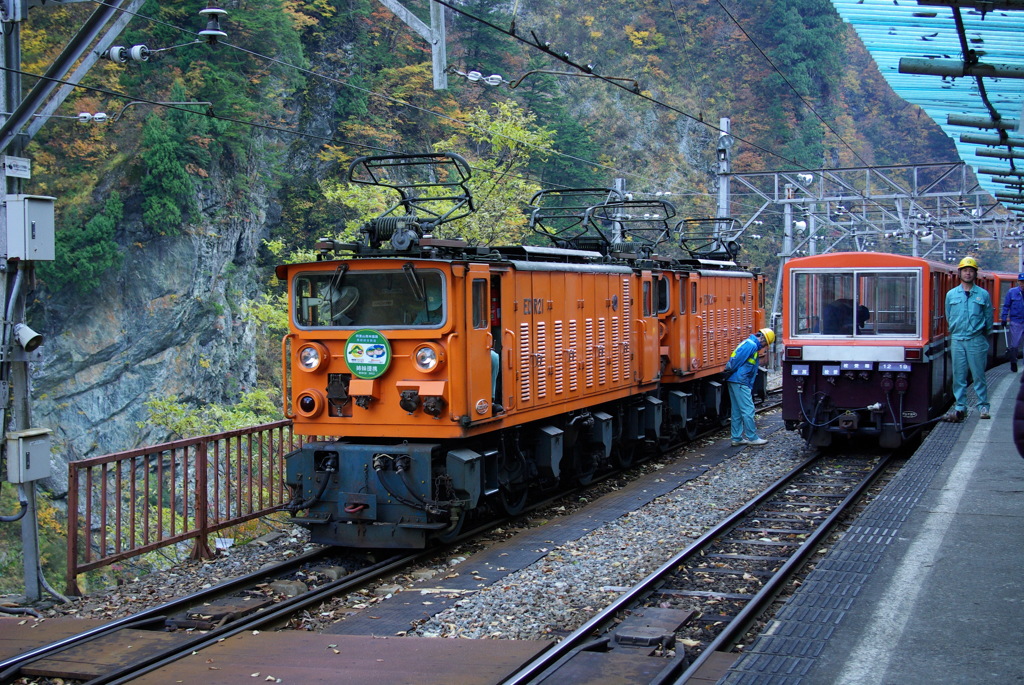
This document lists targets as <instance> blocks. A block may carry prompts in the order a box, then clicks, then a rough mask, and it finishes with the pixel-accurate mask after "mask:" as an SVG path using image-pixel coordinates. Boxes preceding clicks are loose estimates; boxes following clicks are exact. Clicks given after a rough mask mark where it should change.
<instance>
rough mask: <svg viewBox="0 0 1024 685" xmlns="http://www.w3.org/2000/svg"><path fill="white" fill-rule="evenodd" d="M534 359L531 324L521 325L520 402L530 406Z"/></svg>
mask: <svg viewBox="0 0 1024 685" xmlns="http://www.w3.org/2000/svg"><path fill="white" fill-rule="evenodd" d="M532 368H533V357H532V356H531V355H530V324H528V323H521V324H519V401H520V402H522V403H523V404H529V402H530V400H531V399H533V397H532V395H531V394H530V385H531V375H532V374H531V370H532Z"/></svg>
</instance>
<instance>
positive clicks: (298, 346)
mask: <svg viewBox="0 0 1024 685" xmlns="http://www.w3.org/2000/svg"><path fill="white" fill-rule="evenodd" d="M424 171H428V172H429V173H427V174H424V173H422V172H424ZM469 174H470V172H469V167H468V165H467V164H466V163H465V161H464V160H463V159H462V158H460V157H458V156H457V155H451V154H428V155H395V156H387V157H366V158H360V159H358V160H356V161H355V162H353V164H352V166H351V168H350V170H349V179H350V181H352V182H355V183H366V184H374V185H382V186H386V187H388V188H391V189H393V190H394V191H396V192H397V193H398V195H399V200H398V201H397V203H396V204H395V205H394V206H393V207H391V209H389V210H388V211H387V212H385V213H384V215H382V216H381V217H378V218H377V219H374V220H372V221H370V222H368V224H367V225H366V226H365V227H364V228H363V235H364V236H365V237H364V240H363V241H362V242H360V243H358V244H355V243H349V244H344V245H341V244H338V243H336V242H334V241H330V240H322V241H321V242H320V243H319V244H318V247H319V248H320V250H321V255H320V257H319V258H318V260H317V261H315V262H310V263H304V264H288V265H284V266H280V267H278V269H277V274H278V277H279V278H281V279H283V280H285V281H286V282H287V284H288V292H289V315H290V317H289V318H290V332H289V334H288V335H287V336H286V337H285V339H284V341H283V364H284V369H283V371H284V374H285V390H284V402H285V413H286V415H287V416H289V417H290V418H293V419H294V427H295V431H296V432H297V433H299V434H304V435H310V436H318V438H319V439H320V441H318V442H313V443H310V444H308V445H306V446H304V447H303V448H301V449H299V450H297V451H295V452H293V453H292V454H290V455H289V456H288V459H287V482H288V485H289V486H290V488H291V490H292V493H293V500H292V502H291V504H290V505H289V509H290V510H291V511H292V513H293V514H294V515H296V517H297V520H298V521H300V522H301V523H303V524H304V525H306V526H308V527H309V528H310V529H311V531H312V539H313V541H315V542H320V543H325V544H333V545H344V546H353V547H376V548H387V547H392V548H399V547H401V548H408V547H422V546H424V545H426V544H428V543H429V542H430V541H431V540H433V539H446V538H450V537H452V536H454V534H456V533H457V532H459V530H460V529H461V528H462V526H463V524H464V523H465V521H466V520H467V519H470V518H473V517H475V516H477V515H485V514H488V513H490V512H495V511H498V512H501V511H503V512H509V513H515V512H517V511H519V510H521V509H522V508H523V507H524V506H525V504H526V502H527V499H528V497H529V496H530V493H531V492H544V491H553V490H555V489H557V488H559V487H562V486H564V485H566V484H571V483H586V482H588V481H590V480H591V479H592V478H593V477H594V476H595V474H597V473H598V472H600V471H601V470H602V469H604V468H607V467H609V466H611V465H619V466H625V465H628V464H629V463H631V462H632V460H633V459H635V458H636V457H637V456H639V455H640V453H641V452H642V451H644V450H646V449H648V448H650V447H652V446H653V447H658V446H668V445H670V444H675V443H677V442H679V441H681V440H683V439H685V438H687V437H692V436H693V435H695V433H696V431H697V427H698V425H700V424H701V423H705V422H708V421H711V422H714V423H724V422H725V421H726V420H727V417H728V412H729V408H728V406H727V400H728V397H727V393H725V392H724V388H723V385H722V383H721V381H720V379H719V378H718V374H719V373H720V372H721V371H722V370H723V368H724V364H725V362H726V361H727V360H728V358H729V355H730V353H731V352H732V350H733V348H734V347H735V345H736V344H737V343H738V342H739V341H740V340H742V339H743V338H745V337H747V336H748V335H750V334H751V333H752V332H753V331H756V330H758V329H759V328H761V327H762V326H763V325H764V323H763V322H764V279H763V276H761V275H758V274H755V273H753V272H751V271H749V270H745V269H742V268H739V267H737V266H736V264H735V263H734V262H732V261H730V260H728V259H696V258H687V259H670V258H666V257H659V256H657V255H656V254H654V248H655V247H656V246H657V245H658V244H659V243H661V242H663V241H664V240H665V239H666V238H667V236H668V235H669V232H670V229H669V224H668V221H669V219H671V218H672V214H673V213H674V210H672V208H671V205H669V204H667V203H664V202H661V201H658V202H648V201H640V200H637V201H634V200H625V199H614V198H613V199H612V200H609V198H608V191H606V190H603V189H594V190H581V191H548V192H542V193H539V194H538V195H537V196H536V197H535V198H534V200H533V201H532V204H533V205H534V211H533V214H532V216H531V226H532V227H533V228H534V230H535V231H536V232H537V233H539V234H541V235H544V236H546V237H547V238H548V239H550V242H551V243H552V245H544V246H529V245H517V246H508V247H478V246H470V245H467V244H466V243H465V242H463V241H461V240H453V239H443V238H437V237H434V236H435V234H436V232H437V229H438V227H439V226H440V225H441V224H442V223H445V222H448V221H453V220H455V219H458V218H461V217H463V216H466V215H467V214H468V213H469V212H471V211H473V201H472V198H471V196H470V193H469V190H468V188H467V186H466V181H467V180H468V178H469ZM421 177H426V178H428V179H429V180H427V181H417V180H414V178H421ZM595 198H600V200H599V201H596V200H595ZM339 253H345V254H344V256H339ZM725 256H728V255H725ZM324 438H326V439H324Z"/></svg>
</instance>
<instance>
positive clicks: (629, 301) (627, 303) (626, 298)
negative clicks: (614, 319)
mask: <svg viewBox="0 0 1024 685" xmlns="http://www.w3.org/2000/svg"><path fill="white" fill-rule="evenodd" d="M632 321H633V291H632V290H630V287H629V280H628V279H625V278H624V279H622V354H621V355H620V356H621V358H622V380H624V381H629V380H630V379H631V378H632V377H633V365H632V362H633V359H632V357H633V355H632V351H631V350H630V348H629V340H630V325H631V323H632Z"/></svg>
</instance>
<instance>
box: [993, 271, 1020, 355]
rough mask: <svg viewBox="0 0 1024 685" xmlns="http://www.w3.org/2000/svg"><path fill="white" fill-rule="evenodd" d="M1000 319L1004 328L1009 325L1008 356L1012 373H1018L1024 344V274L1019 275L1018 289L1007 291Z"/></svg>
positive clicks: (1000, 311)
mask: <svg viewBox="0 0 1024 685" xmlns="http://www.w3.org/2000/svg"><path fill="white" fill-rule="evenodd" d="M999 318H1000V319H1002V321H1003V327H1004V328H1006V326H1007V323H1009V335H1008V336H1007V340H1006V356H1007V357H1008V358H1009V359H1010V371H1012V372H1014V373H1017V357H1019V356H1020V344H1021V342H1024V273H1019V274H1017V287H1016V288H1010V289H1009V290H1007V291H1006V297H1004V298H1003V308H1002V309H1000V310H999Z"/></svg>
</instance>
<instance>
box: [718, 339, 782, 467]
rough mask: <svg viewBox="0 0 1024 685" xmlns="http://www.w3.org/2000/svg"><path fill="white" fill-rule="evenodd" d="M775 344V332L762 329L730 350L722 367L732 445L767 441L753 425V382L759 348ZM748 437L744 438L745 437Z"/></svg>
mask: <svg viewBox="0 0 1024 685" xmlns="http://www.w3.org/2000/svg"><path fill="white" fill-rule="evenodd" d="M773 342H775V331H773V330H772V329H770V328H762V329H761V330H759V331H758V332H757V333H754V334H753V335H751V336H750V337H749V338H747V339H746V340H744V341H743V342H741V343H740V344H739V345H737V346H736V349H735V350H733V353H732V357H730V358H729V361H728V363H727V364H726V365H725V380H726V385H728V386H729V401H730V403H731V404H732V445H733V447H738V446H739V445H765V444H767V443H768V441H767V440H765V439H764V438H762V437H760V436H759V435H758V434H757V425H756V424H755V423H754V381H755V380H757V369H758V366H757V358H758V352H760V351H761V348H762V347H767V346H768V345H771V344H772V343H773ZM748 435H749V436H750V437H749V438H748V437H745V436H748Z"/></svg>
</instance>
